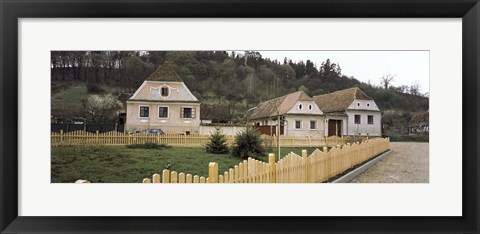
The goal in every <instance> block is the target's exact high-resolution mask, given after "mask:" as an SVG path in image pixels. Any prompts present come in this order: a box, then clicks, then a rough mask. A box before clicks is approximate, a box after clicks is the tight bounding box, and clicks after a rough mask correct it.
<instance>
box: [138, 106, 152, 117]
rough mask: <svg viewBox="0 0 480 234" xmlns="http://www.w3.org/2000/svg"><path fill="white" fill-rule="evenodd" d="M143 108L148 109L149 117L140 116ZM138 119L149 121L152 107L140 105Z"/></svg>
mask: <svg viewBox="0 0 480 234" xmlns="http://www.w3.org/2000/svg"><path fill="white" fill-rule="evenodd" d="M142 107H148V117H143V116H140V109H142ZM138 118H139V119H148V118H150V106H149V105H138Z"/></svg>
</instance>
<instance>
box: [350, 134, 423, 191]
mask: <svg viewBox="0 0 480 234" xmlns="http://www.w3.org/2000/svg"><path fill="white" fill-rule="evenodd" d="M428 145H429V143H428V142H426V143H423V142H422V143H418V142H391V143H390V148H391V150H392V153H391V154H390V156H387V157H386V158H384V159H382V160H380V161H379V162H377V164H375V165H373V166H372V167H370V168H369V169H368V170H367V171H365V172H364V173H363V174H361V175H359V176H358V177H357V178H355V179H353V180H352V182H351V183H428V169H429V166H428V157H429V149H428Z"/></svg>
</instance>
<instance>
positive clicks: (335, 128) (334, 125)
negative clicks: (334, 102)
mask: <svg viewBox="0 0 480 234" xmlns="http://www.w3.org/2000/svg"><path fill="white" fill-rule="evenodd" d="M328 136H339V137H340V136H342V120H339V119H330V120H328Z"/></svg>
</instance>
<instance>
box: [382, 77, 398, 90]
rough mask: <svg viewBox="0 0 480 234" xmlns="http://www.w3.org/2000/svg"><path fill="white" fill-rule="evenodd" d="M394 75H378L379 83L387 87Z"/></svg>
mask: <svg viewBox="0 0 480 234" xmlns="http://www.w3.org/2000/svg"><path fill="white" fill-rule="evenodd" d="M394 78H395V75H391V74H387V75H384V76H382V77H380V84H382V85H383V87H385V89H388V85H390V83H391V82H392V81H393V80H394Z"/></svg>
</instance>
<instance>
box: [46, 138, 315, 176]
mask: <svg viewBox="0 0 480 234" xmlns="http://www.w3.org/2000/svg"><path fill="white" fill-rule="evenodd" d="M51 149H52V156H51V160H52V161H51V170H52V171H51V179H52V183H72V182H75V181H76V180H78V179H87V180H89V181H91V182H93V183H140V182H142V179H143V178H150V177H151V176H152V175H153V174H155V173H161V171H162V170H163V169H165V168H168V169H170V170H175V171H177V172H184V173H190V174H194V175H199V176H205V177H207V176H208V163H210V162H217V163H218V164H219V172H220V173H223V172H224V171H226V170H228V169H229V168H231V167H233V166H235V165H237V164H238V163H240V162H241V161H243V159H241V158H237V157H234V156H232V155H230V154H210V153H206V152H205V149H204V148H184V147H172V148H168V149H138V148H137V149H130V148H127V147H126V146H102V147H75V146H62V147H52V148H51ZM302 149H306V150H307V151H308V153H309V154H310V153H311V152H313V150H315V148H282V149H281V155H282V156H285V155H286V154H287V153H289V152H294V153H296V154H299V155H300V154H301V151H302ZM272 151H275V152H276V150H275V149H273V150H272ZM261 160H262V161H265V162H267V161H268V156H267V154H265V156H264V157H262V158H261Z"/></svg>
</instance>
